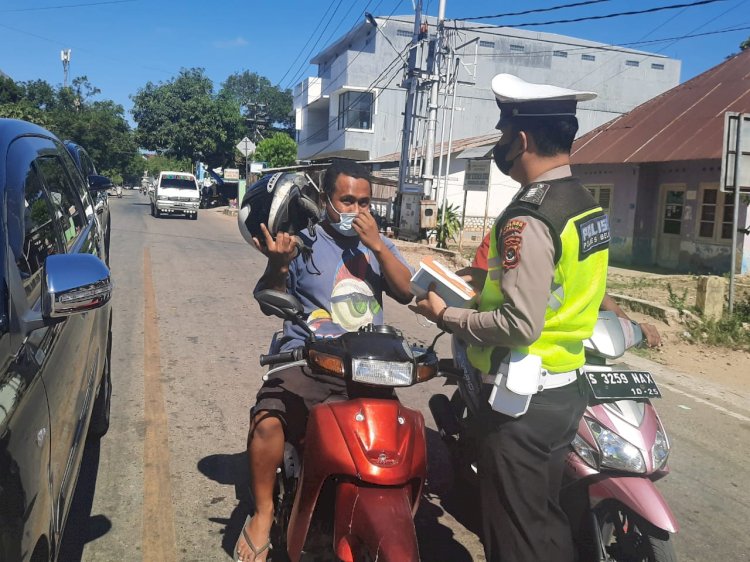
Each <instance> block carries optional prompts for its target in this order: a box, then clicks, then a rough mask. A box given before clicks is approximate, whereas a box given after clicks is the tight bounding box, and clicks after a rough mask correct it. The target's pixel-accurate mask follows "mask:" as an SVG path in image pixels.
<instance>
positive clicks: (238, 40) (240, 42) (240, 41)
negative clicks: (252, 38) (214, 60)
mask: <svg viewBox="0 0 750 562" xmlns="http://www.w3.org/2000/svg"><path fill="white" fill-rule="evenodd" d="M247 44H248V43H247V39H245V38H244V37H235V38H234V39H228V40H226V41H214V43H213V45H214V47H216V48H217V49H234V48H237V47H244V46H245V45H247Z"/></svg>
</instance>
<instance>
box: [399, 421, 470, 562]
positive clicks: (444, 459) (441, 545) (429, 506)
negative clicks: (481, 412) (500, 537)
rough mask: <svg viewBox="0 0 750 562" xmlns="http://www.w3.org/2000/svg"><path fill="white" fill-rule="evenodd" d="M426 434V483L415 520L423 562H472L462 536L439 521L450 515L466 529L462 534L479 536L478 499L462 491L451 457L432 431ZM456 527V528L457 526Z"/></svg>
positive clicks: (435, 432) (427, 431)
mask: <svg viewBox="0 0 750 562" xmlns="http://www.w3.org/2000/svg"><path fill="white" fill-rule="evenodd" d="M426 434H427V468H428V476H427V484H426V486H425V490H424V493H423V495H422V501H421V503H420V505H419V510H418V511H417V515H416V517H415V521H414V524H415V526H416V528H417V537H418V540H419V552H420V555H421V558H422V559H423V560H430V561H434V562H471V561H472V560H473V558H472V556H471V553H470V552H469V551H468V550H467V549H466V547H465V546H464V545H463V544H462V538H464V537H461V536H457V534H456V531H455V530H454V529H452V528H451V527H449V526H447V525H445V524H444V523H443V522H441V521H440V518H442V517H444V516H446V515H448V516H450V517H452V518H453V519H455V521H456V523H458V524H459V525H461V527H463V528H464V530H462V532H461V534H464V533H465V534H474V535H477V534H478V529H479V518H478V505H479V502H478V498H476V497H475V496H474V495H473V494H472V492H471V491H470V490H466V489H461V487H460V486H458V485H457V484H456V483H454V478H453V468H452V466H451V460H450V455H449V453H448V450H447V448H446V447H445V445H444V444H443V441H442V440H441V438H440V434H439V433H438V432H437V431H435V430H433V429H429V428H427V429H426ZM454 527H455V525H454Z"/></svg>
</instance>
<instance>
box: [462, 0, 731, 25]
mask: <svg viewBox="0 0 750 562" xmlns="http://www.w3.org/2000/svg"><path fill="white" fill-rule="evenodd" d="M726 1H727V0H698V1H697V2H689V3H687V4H671V5H668V6H658V7H656V8H647V9H645V10H632V11H630V12H616V13H613V14H602V15H600V16H583V17H580V18H571V19H567V20H555V21H539V22H527V23H515V24H513V25H508V26H504V27H535V26H539V25H554V24H559V23H578V22H582V21H592V20H604V19H609V18H618V17H621V16H637V15H641V14H653V13H655V12H662V11H664V10H677V9H679V8H693V7H695V6H703V5H706V4H715V3H716V2H726ZM495 27H497V26H496V25H490V26H476V27H472V28H471V29H492V28H495Z"/></svg>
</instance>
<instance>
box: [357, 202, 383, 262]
mask: <svg viewBox="0 0 750 562" xmlns="http://www.w3.org/2000/svg"><path fill="white" fill-rule="evenodd" d="M352 227H353V228H354V230H356V231H357V234H359V239H360V240H362V244H364V245H365V247H366V248H368V249H370V250H372V251H373V252H374V253H376V254H377V253H378V252H380V251H382V250H383V248H385V244H383V241H382V240H381V238H380V229H379V228H378V223H377V222H376V221H375V217H373V216H372V215H371V214H370V211H369V210H365V211H360V212H359V214H358V215H357V216H356V217H354V221H353V222H352Z"/></svg>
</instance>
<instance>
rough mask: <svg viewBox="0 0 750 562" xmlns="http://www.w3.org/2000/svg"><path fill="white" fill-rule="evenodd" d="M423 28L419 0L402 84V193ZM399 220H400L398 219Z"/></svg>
mask: <svg viewBox="0 0 750 562" xmlns="http://www.w3.org/2000/svg"><path fill="white" fill-rule="evenodd" d="M421 29H422V0H417V2H416V6H415V11H414V35H413V36H412V40H411V42H412V45H411V48H410V49H409V66H408V67H407V70H406V78H405V79H404V81H403V83H402V86H404V87H405V88H406V92H407V93H406V106H405V107H404V128H403V133H402V134H403V138H402V140H401V163H400V166H399V168H398V189H399V192H400V193H403V192H404V191H405V189H404V186H405V184H406V178H407V177H408V176H409V161H410V160H411V158H410V157H411V155H410V154H409V143H410V141H411V136H412V132H413V129H414V101H415V99H416V96H417V87H418V86H419V76H418V73H419V71H418V69H417V45H418V43H419V40H420V33H421ZM397 222H398V221H397Z"/></svg>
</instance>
